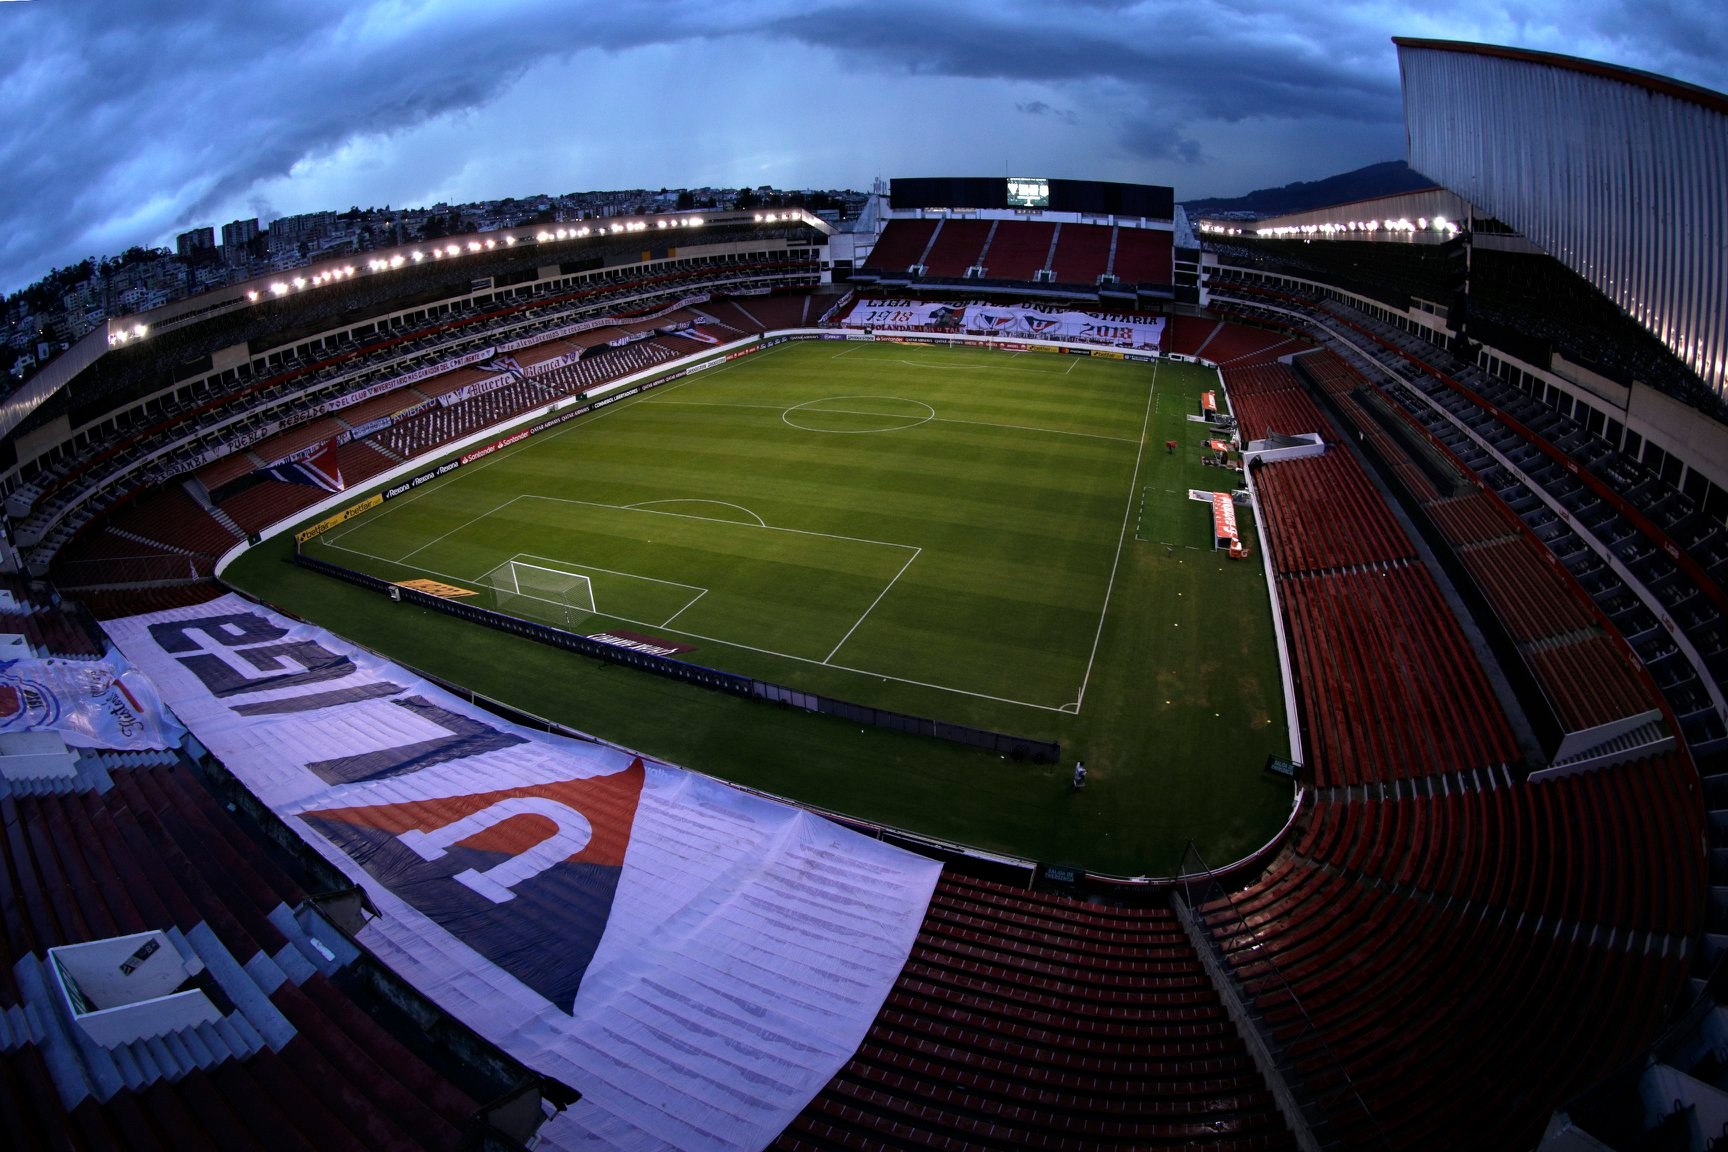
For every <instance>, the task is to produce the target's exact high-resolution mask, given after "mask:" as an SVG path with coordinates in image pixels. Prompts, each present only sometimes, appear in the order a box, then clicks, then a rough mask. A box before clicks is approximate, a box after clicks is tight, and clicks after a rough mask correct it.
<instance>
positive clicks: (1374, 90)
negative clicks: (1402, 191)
mask: <svg viewBox="0 0 1728 1152" xmlns="http://www.w3.org/2000/svg"><path fill="white" fill-rule="evenodd" d="M1395 33H1404V34H1408V35H1416V36H1433V37H1442V38H1452V39H1466V40H1483V41H1488V42H1494V43H1513V44H1521V45H1524V46H1528V47H1533V48H1539V49H1544V50H1548V51H1560V52H1571V53H1574V54H1578V55H1585V56H1596V57H1599V58H1605V59H1609V60H1612V61H1614V62H1616V63H1621V64H1625V65H1629V66H1632V67H1642V68H1648V69H1652V70H1655V71H1660V72H1664V73H1668V74H1673V75H1677V76H1679V77H1680V78H1682V79H1688V80H1692V81H1694V82H1699V83H1703V84H1706V85H1709V86H1712V87H1717V88H1720V87H1723V86H1724V81H1725V78H1728V64H1724V61H1725V60H1728V33H1725V32H1724V31H1723V27H1722V24H1721V22H1720V21H1719V20H1718V19H1717V17H1716V16H1715V14H1714V11H1713V9H1710V8H1708V7H1707V6H1705V5H1704V4H1703V3H1701V2H1699V3H1693V4H1688V3H1682V2H1679V0H1657V2H1655V3H1650V2H1649V0H1636V2H1634V0H1582V2H1580V3H1562V2H1561V0H1525V2H1522V3H1520V2H1518V0H1512V2H1511V3H1506V2H1504V0H1493V2H1490V0H1454V3H1452V4H1449V5H1446V6H1444V7H1443V8H1435V7H1434V6H1429V7H1428V8H1425V9H1418V8H1416V7H1414V6H1411V5H1408V4H1407V3H1403V2H1402V0H1390V2H1388V0H1345V3H1342V4H1340V3H1329V4H1319V3H1313V2H1304V0H1181V2H1180V3H1178V2H1176V0H1140V2H1133V3H1131V2H1127V0H1121V2H1118V0H1088V2H1081V3H1065V4H1050V3H1035V2H1033V0H993V2H983V0H949V2H948V3H944V4H939V5H932V4H928V3H918V4H913V3H909V2H906V0H871V2H864V0H840V2H838V3H833V4H826V5H824V4H822V3H820V2H819V0H802V2H794V0H730V2H728V0H704V2H698V0H639V2H635V3H628V4H626V3H615V2H614V3H598V2H594V0H584V2H580V3H574V2H569V0H488V2H484V3H481V2H474V3H462V2H459V0H381V2H379V3H372V4H368V3H365V2H364V0H351V2H348V3H341V4H338V3H334V2H332V0H292V2H290V0H258V2H256V3H245V4H210V3H207V2H205V0H200V2H197V3H193V2H191V0H159V2H145V0H116V2H109V3H104V4H101V5H96V4H89V3H77V2H76V0H41V2H37V3H28V4H17V3H0V116H4V128H3V129H0V173H4V175H3V176H0V288H16V287H19V286H21V285H22V284H23V283H25V282H27V281H29V280H32V279H35V278H36V277H37V276H39V275H41V274H42V273H43V272H45V271H47V269H48V268H49V267H50V266H52V265H54V264H63V263H69V262H71V261H74V260H77V259H79V258H81V257H83V256H85V255H90V254H95V253H114V252H118V251H119V250H121V249H123V248H124V247H126V246H127V245H130V244H135V243H153V242H161V241H164V240H167V239H168V238H170V237H171V235H172V233H173V232H174V231H177V230H179V229H181V228H185V227H189V226H193V225H199V224H208V223H212V222H219V219H225V218H227V215H233V214H244V213H246V212H248V211H255V212H258V213H259V214H260V215H261V216H263V217H264V218H265V221H266V223H267V222H268V218H269V216H270V215H271V214H272V213H273V211H274V209H276V208H280V209H282V210H285V211H307V210H311V209H313V208H336V209H340V208H344V207H346V206H347V203H346V202H344V203H325V202H323V199H327V198H329V197H330V196H332V195H338V196H344V197H345V196H346V194H348V193H352V194H353V195H355V196H358V197H361V202H362V203H380V204H381V203H385V202H390V203H402V202H404V201H405V200H411V198H413V197H416V196H421V195H425V194H427V193H428V192H429V191H430V190H436V192H437V193H438V194H441V195H448V196H450V197H452V198H463V197H466V198H472V197H478V196H489V195H507V194H525V193H530V192H536V191H557V190H559V189H560V188H571V187H593V186H596V185H599V186H604V185H605V184H606V183H607V182H608V179H609V174H616V173H617V172H618V171H619V170H620V167H621V165H622V160H623V158H628V159H630V160H635V159H637V158H638V157H642V156H645V155H646V156H651V157H655V158H656V163H658V164H663V165H664V167H665V175H666V176H667V177H668V178H670V179H674V180H676V179H678V178H679V174H680V169H679V165H680V163H681V161H683V162H687V160H686V158H687V157H688V155H689V154H690V149H691V148H692V147H693V146H695V145H698V144H699V145H700V146H701V149H702V154H703V155H704V156H705V157H707V158H708V159H707V161H706V163H707V165H708V167H707V169H706V170H705V174H704V176H700V177H699V176H696V175H695V174H691V176H690V177H689V178H690V179H692V180H700V179H706V180H708V181H711V182H716V183H729V184H754V183H758V182H760V179H759V178H760V177H761V176H763V175H764V174H765V172H766V170H767V168H766V166H767V165H769V164H775V165H779V167H777V168H775V169H774V170H775V171H780V172H787V173H789V175H790V179H789V180H788V181H787V182H790V183H806V184H812V185H827V184H830V183H836V182H847V181H862V180H865V179H868V177H869V176H870V175H871V174H872V172H871V170H870V169H869V168H868V167H867V165H870V164H874V165H876V168H877V171H878V172H880V173H882V174H890V173H891V172H892V170H893V169H895V168H901V169H902V170H904V168H905V166H907V165H912V164H916V165H918V166H920V167H925V166H927V165H928V164H929V163H931V162H932V161H933V160H939V159H940V158H941V157H944V156H952V155H954V154H955V152H956V145H957V144H959V143H961V141H959V140H958V138H956V137H955V136H954V132H955V129H954V128H953V127H952V126H953V125H955V124H959V123H964V124H965V125H966V129H965V131H966V133H967V134H968V135H967V138H966V139H965V140H964V144H965V145H966V146H968V147H970V148H971V149H972V153H976V154H986V155H989V154H994V155H1014V156H1016V158H1017V160H1019V161H1021V162H1025V163H1028V164H1032V165H1035V166H1036V165H1039V164H1042V163H1045V162H1046V161H1047V160H1048V162H1051V163H1059V164H1066V165H1067V166H1068V167H1069V168H1070V169H1072V170H1073V174H1074V175H1088V174H1091V175H1103V174H1104V172H1105V171H1108V172H1110V173H1112V174H1114V175H1115V177H1116V178H1121V179H1148V180H1154V181H1157V182H1173V181H1175V180H1176V177H1177V176H1178V175H1180V182H1181V183H1183V184H1184V185H1186V186H1187V187H1186V188H1185V189H1184V190H1185V191H1193V192H1196V193H1198V194H1203V193H1204V192H1211V191H1218V192H1230V191H1245V190H1246V189H1247V188H1248V187H1252V186H1253V185H1252V184H1247V183H1242V184H1241V186H1240V187H1231V186H1229V182H1231V181H1237V182H1240V181H1245V180H1248V179H1250V178H1252V179H1255V180H1257V181H1260V182H1263V183H1264V182H1275V183H1282V182H1285V181H1287V180H1289V179H1296V178H1311V177H1314V176H1320V175H1325V174H1327V173H1329V172H1331V171H1337V170H1339V169H1341V168H1344V167H1350V166H1354V165H1355V164H1357V163H1365V162H1368V161H1370V160H1374V159H1387V158H1392V157H1394V156H1396V155H1397V154H1398V150H1399V147H1400V142H1401V138H1402V134H1401V127H1400V121H1401V110H1400V101H1399V93H1398V77H1397V66H1396V58H1395V54H1394V52H1393V49H1392V47H1391V45H1390V43H1389V42H1388V38H1389V37H1390V36H1391V35H1392V34H1395ZM643 69H651V71H648V72H643V71H641V70H643ZM645 75H646V76H650V77H652V78H651V79H646V80H645V79H643V76H645ZM698 77H699V78H700V80H699V81H698V80H697V79H696V78H698ZM541 88H544V91H543V92H542V91H541V90H540V89H541ZM837 88H838V89H842V90H844V91H846V92H848V93H850V94H851V95H852V99H853V102H854V104H853V106H847V105H845V104H843V103H839V102H836V101H834V100H833V98H832V96H831V93H832V92H833V91H834V90H835V89H837ZM860 93H867V94H868V95H867V96H865V97H860V95H859V94H860ZM865 100H867V101H868V104H869V108H868V112H867V113H865V114H863V118H862V119H861V120H851V119H849V117H856V116H859V115H860V111H859V108H860V106H861V104H862V102H863V101H865ZM933 100H936V101H942V102H943V106H942V107H941V108H940V109H932V107H931V106H930V103H929V102H930V101H933ZM743 101H753V103H750V104H749V105H748V107H749V108H750V109H752V111H753V112H758V110H759V112H758V114H754V115H745V116H738V115H728V113H730V112H733V111H735V110H736V109H737V108H739V107H743V106H745V105H744V104H742V103H741V102H743ZM933 110H934V111H938V112H939V113H940V114H939V115H936V116H934V117H932V115H931V113H932V111H933ZM974 111H976V112H977V113H978V115H976V116H974V115H971V113H973V112H974ZM1016 111H1017V112H1018V113H1019V115H1015V114H1014V113H1015V112H1016ZM764 115H771V116H772V118H773V122H774V124H775V126H776V133H775V134H774V136H773V137H772V139H771V140H766V139H765V136H764V133H763V132H762V131H761V123H762V120H763V117H764ZM1034 120H1036V121H1038V123H1034ZM449 123H454V124H455V125H456V127H455V128H454V129H452V130H450V131H442V132H440V131H433V130H431V129H434V128H438V127H439V126H441V125H446V124H449ZM847 125H850V127H851V129H852V131H851V133H849V134H846V135H842V136H840V137H838V138H836V133H837V131H840V130H842V129H843V127H844V126H847ZM894 125H903V127H901V128H899V129H895V128H894V127H893V126H894ZM728 132H730V133H732V134H733V135H732V136H731V137H728V136H726V135H725V134H726V133H728ZM944 133H946V134H947V136H946V138H943V134H944ZM560 142H570V145H569V147H567V148H565V149H564V150H563V152H562V153H560V150H559V148H558V144H559V143H560ZM577 143H579V144H580V145H581V148H580V149H578V148H577V147H576V144H577ZM853 144H856V145H857V146H856V147H851V145H853ZM1040 149H1052V150H1058V151H1054V152H1052V154H1051V157H1048V158H1047V157H1046V156H1045V154H1044V153H1043V152H1042V151H1039V150H1040ZM1250 150H1252V152H1253V154H1252V155H1250V154H1249V152H1250ZM579 151H580V153H581V155H582V156H584V157H586V158H587V159H586V163H587V164H588V167H586V168H584V167H580V166H579V165H578V164H577V161H576V160H575V159H567V160H565V161H564V162H565V163H566V164H567V165H568V166H567V167H560V166H559V164H560V159H559V158H560V155H564V156H566V157H575V156H576V155H577V154H578V152H579ZM506 154H508V156H509V157H510V158H511V161H512V162H513V163H515V165H516V167H514V168H512V169H510V170H509V171H510V173H511V174H512V176H513V178H514V179H521V178H522V177H521V176H520V175H516V174H519V173H526V174H528V178H529V179H532V180H535V181H542V182H541V183H539V185H538V186H537V187H515V186H510V187H503V186H497V187H495V186H493V185H492V184H487V183H483V181H486V180H488V179H491V180H498V179H499V177H498V176H497V175H496V169H497V168H498V167H499V164H500V163H501V160H500V159H499V158H500V157H503V156H505V155H506ZM811 155H822V156H826V157H828V158H829V159H828V161H827V162H828V163H830V164H834V163H846V164H850V165H855V166H856V168H855V170H854V168H848V169H847V170H845V171H808V172H804V171H799V170H798V162H799V159H800V157H806V156H811ZM865 156H868V157H869V159H867V160H866V159H863V157H865ZM524 158H526V159H524ZM608 158H611V159H610V160H608ZM1295 159H1300V160H1302V162H1303V165H1304V166H1303V167H1302V168H1300V169H1299V170H1291V167H1290V166H1291V163H1292V161H1293V160H1295ZM363 164H370V165H372V166H373V167H374V168H376V169H377V176H376V180H374V181H371V182H369V181H368V180H366V179H362V178H360V176H359V175H358V172H359V167H358V166H361V165H363ZM1255 165H1258V167H1256V166H1255ZM350 166H352V167H350ZM644 167H645V165H642V164H638V165H637V166H636V167H635V168H633V169H632V171H634V172H641V171H643V170H644ZM1088 169H1090V171H1088ZM313 172H316V173H321V174H322V179H323V183H319V180H318V178H316V177H313V176H309V175H308V173H313ZM349 175H353V176H354V178H352V179H348V178H346V177H347V176H349ZM405 184H406V186H404V185H405ZM331 188H338V189H340V190H339V191H337V192H334V193H332V192H330V191H329V189H331ZM369 193H376V196H377V198H376V199H374V200H367V199H365V196H366V195H367V194H369ZM314 197H318V198H319V199H314ZM219 212H220V213H224V214H227V215H224V216H222V217H220V218H218V217H217V216H216V214H217V213H219Z"/></svg>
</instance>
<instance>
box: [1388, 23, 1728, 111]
mask: <svg viewBox="0 0 1728 1152" xmlns="http://www.w3.org/2000/svg"><path fill="white" fill-rule="evenodd" d="M1392 43H1393V44H1395V45H1397V46H1398V47H1400V48H1425V49H1428V50H1429V51H1433V52H1468V53H1473V54H1475V55H1478V56H1494V57H1498V58H1499V59H1502V60H1521V61H1524V62H1525V63H1528V64H1545V65H1547V66H1548V67H1550V68H1565V69H1567V70H1569V71H1572V72H1581V73H1583V74H1584V75H1586V76H1599V77H1602V78H1603V79H1606V80H1617V81H1619V82H1620V83H1622V84H1631V85H1634V86H1636V87H1639V88H1648V89H1649V90H1650V91H1652V92H1657V93H1660V94H1662V95H1664V96H1672V97H1674V98H1675V99H1676V100H1686V101H1689V102H1691V103H1693V104H1697V105H1698V106H1700V107H1702V108H1708V109H1710V110H1711V111H1712V112H1720V113H1723V114H1724V115H1728V95H1724V94H1723V93H1721V92H1717V91H1715V90H1714V89H1711V88H1703V87H1700V86H1699V85H1697V84H1688V83H1686V82H1685V81H1684V80H1675V79H1674V78H1673V77H1670V76H1658V75H1657V74H1656V73H1654V72H1644V71H1641V70H1639V69H1637V68H1622V67H1620V66H1619V65H1617V64H1604V63H1602V62H1601V61H1599V60H1586V59H1584V58H1583V57H1581V56H1566V55H1563V54H1561V53H1559V52H1537V51H1534V50H1533V49H1530V48H1512V47H1508V46H1506V45H1503V44H1473V43H1471V42H1469V41H1467V40H1424V39H1421V38H1420V37H1413V36H1394V37H1392Z"/></svg>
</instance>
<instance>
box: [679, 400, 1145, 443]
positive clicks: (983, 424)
mask: <svg viewBox="0 0 1728 1152" xmlns="http://www.w3.org/2000/svg"><path fill="white" fill-rule="evenodd" d="M650 403H654V404H664V405H665V406H666V407H668V408H760V409H764V410H773V411H775V412H787V411H791V409H789V408H787V407H786V406H785V405H782V404H729V403H727V402H726V401H723V400H654V401H650ZM801 411H805V412H832V413H835V414H836V415H840V416H883V417H888V416H890V415H892V414H891V413H887V412H854V411H852V410H851V409H849V408H805V409H801ZM920 423H924V424H971V425H974V426H975V427H979V428H1001V429H1004V430H1006V431H1009V432H1044V433H1047V434H1049V435H1051V436H1081V437H1084V438H1086V439H1088V440H1114V441H1116V442H1117V443H1119V444H1138V443H1140V441H1138V440H1136V439H1134V437H1132V436H1108V435H1105V434H1104V433H1102V432H1070V431H1068V430H1066V429H1063V428H1037V427H1034V426H1033V425H1030V424H996V423H992V422H991V421H989V420H961V419H959V418H958V417H954V416H935V417H932V418H931V419H929V420H923V421H920ZM794 427H796V425H794ZM912 427H914V428H915V427H917V425H916V424H914V425H912ZM889 431H891V432H900V431H904V429H900V428H891V429H889Z"/></svg>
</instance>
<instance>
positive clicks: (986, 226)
mask: <svg viewBox="0 0 1728 1152" xmlns="http://www.w3.org/2000/svg"><path fill="white" fill-rule="evenodd" d="M994 232H995V222H994V221H990V220H959V219H949V220H944V221H943V222H942V228H941V230H940V231H939V232H938V233H937V234H936V238H935V243H934V244H932V245H931V246H930V251H929V252H928V253H926V254H925V256H924V266H925V269H924V274H925V275H926V276H927V277H929V278H930V279H933V280H955V279H960V278H962V277H964V276H965V275H966V273H967V271H968V270H970V269H971V268H973V267H974V266H975V265H977V264H978V262H979V259H980V257H982V256H983V254H984V245H985V243H986V242H987V241H988V240H989V239H990V237H991V235H992V234H993V233H994Z"/></svg>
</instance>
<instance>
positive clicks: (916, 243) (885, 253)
mask: <svg viewBox="0 0 1728 1152" xmlns="http://www.w3.org/2000/svg"><path fill="white" fill-rule="evenodd" d="M938 223H939V221H936V220H890V221H888V226H887V227H886V228H884V229H882V235H881V236H880V237H878V238H877V240H876V246H875V247H874V248H872V249H871V250H870V255H869V257H868V258H866V259H865V261H864V265H863V266H864V268H865V269H867V270H869V271H873V272H880V273H882V274H884V275H888V276H902V275H905V273H906V270H907V269H908V268H910V267H912V265H914V264H916V263H918V260H919V258H920V257H922V256H923V255H924V249H925V248H926V247H928V246H929V244H930V237H931V235H932V234H934V233H935V231H936V225H937V224H938Z"/></svg>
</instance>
